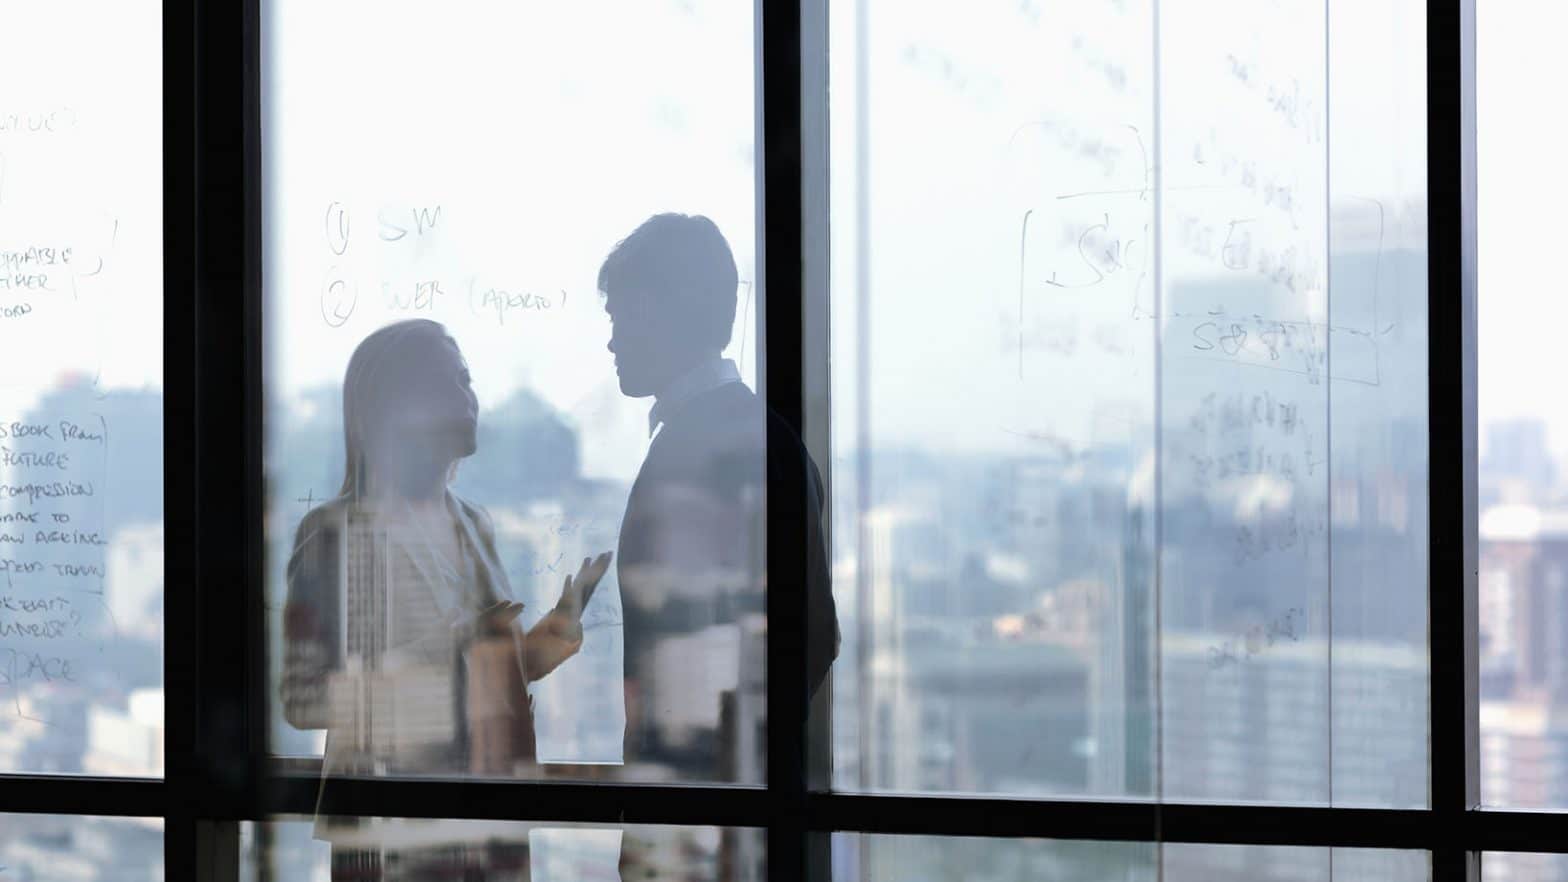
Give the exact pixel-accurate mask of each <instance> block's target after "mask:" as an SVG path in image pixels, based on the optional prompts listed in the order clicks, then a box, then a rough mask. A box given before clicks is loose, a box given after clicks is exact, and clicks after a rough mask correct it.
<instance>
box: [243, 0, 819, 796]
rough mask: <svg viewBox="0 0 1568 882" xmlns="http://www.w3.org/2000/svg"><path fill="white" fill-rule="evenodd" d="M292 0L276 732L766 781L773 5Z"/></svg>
mask: <svg viewBox="0 0 1568 882" xmlns="http://www.w3.org/2000/svg"><path fill="white" fill-rule="evenodd" d="M262 9H263V20H264V34H263V71H262V96H263V131H264V136H263V154H264V156H263V159H264V162H263V171H264V180H265V182H266V193H265V200H264V203H265V204H264V216H265V242H264V259H265V265H266V270H267V271H266V304H267V313H266V330H267V333H266V337H267V341H268V349H267V358H266V391H267V410H266V414H267V422H268V453H267V474H268V481H269V488H270V492H269V497H268V508H267V523H266V529H267V537H268V551H269V557H268V565H267V567H268V568H267V590H268V596H269V598H270V603H271V607H272V609H273V619H272V622H271V625H272V629H271V631H272V634H273V635H274V640H273V647H274V652H273V658H274V659H276V660H277V662H276V665H275V668H274V670H273V672H272V674H273V677H272V682H273V684H274V685H275V687H276V692H275V694H276V696H277V699H278V701H277V703H276V704H275V705H274V706H275V708H276V711H277V713H276V719H277V723H276V725H275V726H274V732H273V734H274V738H275V747H276V751H277V752H278V753H282V754H289V755H296V756H310V755H319V754H321V753H322V751H323V749H325V753H326V757H327V771H328V772H329V773H340V774H349V773H367V774H368V773H374V774H383V773H385V774H405V775H417V774H439V775H451V774H458V773H463V774H494V775H517V776H536V775H541V774H571V775H589V776H612V775H613V776H625V777H629V778H635V779H638V780H650V779H679V780H704V781H729V782H744V783H760V782H761V781H762V776H763V771H764V769H765V768H766V763H765V760H764V757H763V739H762V732H763V711H764V708H765V706H766V697H765V689H764V668H763V663H764V660H765V658H766V651H765V648H764V634H765V628H764V616H763V613H764V609H765V603H764V599H763V586H762V571H763V549H764V544H765V543H764V539H765V529H764V527H763V517H764V511H765V506H764V504H763V493H762V491H763V488H764V485H765V483H766V482H765V476H769V475H771V476H772V477H773V479H774V480H775V481H785V482H792V481H793V482H799V481H803V480H805V475H806V474H807V471H808V465H809V464H808V463H807V462H806V460H805V457H804V455H803V453H802V452H801V450H800V449H799V445H794V447H793V448H790V449H785V450H782V451H768V450H767V449H766V446H765V434H766V429H765V425H766V421H765V417H764V408H763V405H762V402H761V400H760V399H759V398H758V397H757V396H756V395H755V394H754V391H753V390H754V389H755V381H756V378H757V377H758V375H759V370H758V364H757V361H758V345H757V344H758V340H759V338H758V315H759V313H760V310H759V307H758V303H757V298H756V297H755V296H754V295H753V289H754V287H755V286H754V284H753V283H754V281H755V280H756V279H757V278H758V259H759V253H760V243H759V242H758V241H757V235H756V230H755V218H754V215H755V210H756V204H757V200H756V196H755V189H756V171H755V164H756V161H755V153H756V151H755V149H754V138H753V131H754V127H755V120H754V95H753V92H754V80H755V78H754V76H753V64H754V57H753V38H752V32H753V21H752V7H751V4H749V3H739V4H737V3H720V2H699V3H679V4H655V5H650V4H646V3H637V2H619V0H602V2H601V0H596V2H590V3H573V4H565V5H554V6H544V5H539V4H523V5H508V4H495V3H489V2H470V0H464V2H458V3H456V4H447V5H446V6H443V7H442V8H441V11H440V14H435V13H434V12H433V11H432V10H430V9H425V8H415V7H407V8H392V7H388V6H386V5H385V4H382V3H373V2H366V0H332V2H320V0H269V2H267V3H264V4H263V7H262ZM606 22H615V27H613V28H606V27H605V23H606ZM671 211H683V212H688V213H689V214H667V213H666V212H671ZM650 439H651V440H650ZM793 485H794V486H799V484H798V483H795V484H793ZM819 558H820V560H819V563H820V566H821V568H822V571H823V576H822V578H821V579H819V580H817V581H818V582H820V584H821V586H822V590H823V591H824V592H825V591H826V587H825V586H826V576H825V567H826V564H825V557H822V556H819ZM569 578H570V579H571V580H572V581H571V582H570V583H569V584H568V583H567V580H568V579H569ZM818 667H819V668H821V667H823V665H822V664H820V663H819V665H818ZM819 676H820V675H819Z"/></svg>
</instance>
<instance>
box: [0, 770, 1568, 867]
mask: <svg viewBox="0 0 1568 882" xmlns="http://www.w3.org/2000/svg"><path fill="white" fill-rule="evenodd" d="M318 796H321V797H322V799H321V801H320V802H319V803H318ZM202 801H203V800H201V799H200V798H199V796H198V795H197V794H191V793H188V792H185V788H183V787H177V786H173V785H170V784H169V783H168V782H166V781H159V780H140V779H111V778H93V777H44V776H0V813H3V814H58V815H91V816H109V817H149V818H160V817H167V816H169V815H170V814H171V812H172V811H173V810H175V809H179V808H180V807H182V806H183V807H185V808H184V812H185V813H187V814H189V813H192V806H194V805H199V804H200V803H201V802H202ZM318 805H320V807H321V808H322V809H323V810H325V811H327V812H328V813H336V814H341V815H349V816H375V817H406V818H452V819H468V820H500V821H507V820H510V821H537V822H553V823H586V824H608V825H619V824H647V825H680V826H722V827H754V828H767V827H768V826H769V825H770V824H775V823H777V821H778V817H777V815H778V806H777V804H776V794H772V793H770V791H768V790H766V789H763V788H751V787H722V786H700V785H673V784H620V783H613V784H612V783H599V782H586V781H512V780H490V781H481V780H470V781H463V780H453V781H430V780H409V779H374V778H360V779H355V778H341V779H333V780H332V781H331V782H330V784H329V785H328V787H327V789H326V791H325V794H324V796H323V795H322V790H321V780H320V779H319V778H318V777H316V776H314V775H278V776H272V777H269V778H268V780H267V781H266V786H264V787H263V788H261V799H260V804H258V805H252V806H249V807H248V809H249V810H248V811H241V812H238V813H236V815H237V816H234V817H217V814H218V813H217V812H214V811H212V810H211V807H210V806H207V807H201V808H196V809H195V811H194V814H197V815H199V816H201V817H207V816H209V815H211V816H212V817H211V819H213V820H235V821H238V820H250V821H266V820H271V819H274V818H276V817H279V816H299V817H310V816H312V815H314V814H315V812H316V810H317V807H318ZM799 822H800V824H801V826H802V827H803V828H804V829H805V830H807V831H808V832H812V833H868V834H885V835H905V836H951V837H985V838H997V839H1025V838H1037V839H1059V840H1074V839H1076V840H1099V841H1122V842H1182V843H1192V844H1212V845H1296V846H1308V847H1335V848H1385V849H1417V850H1424V851H1437V850H1439V849H1445V848H1447V849H1451V848H1455V847H1459V848H1461V849H1462V850H1464V851H1471V852H1486V851H1495V852H1536V853H1553V854H1568V811H1562V812H1558V811H1545V810H1539V811H1537V810H1517V809H1509V810H1504V809H1467V810H1465V811H1462V812H1458V813H1455V812H1445V811H1440V810H1435V809H1387V808H1350V807H1334V806H1289V805H1250V804H1240V803H1164V804H1158V803H1152V802H1132V801H1094V800H1081V799H1080V800H1060V799H1014V798H1000V797H986V796H948V795H941V796H915V795H898V794H850V793H811V794H809V795H807V797H806V800H805V809H804V813H803V816H802V817H801V818H800V819H799Z"/></svg>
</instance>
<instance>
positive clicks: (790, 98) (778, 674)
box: [756, 0, 807, 879]
mask: <svg viewBox="0 0 1568 882" xmlns="http://www.w3.org/2000/svg"><path fill="white" fill-rule="evenodd" d="M756 9H757V58H758V70H757V80H758V82H759V83H760V88H761V101H760V108H759V110H760V115H761V124H762V138H761V142H760V143H761V147H762V160H763V173H762V176H761V181H762V193H761V198H760V199H759V200H758V205H759V209H760V212H761V223H760V224H759V230H760V231H761V235H760V237H759V239H760V241H759V243H758V249H757V250H758V254H759V255H760V256H761V257H762V261H761V264H762V281H763V284H762V286H761V291H760V293H759V300H760V302H761V310H760V311H761V314H762V315H763V317H764V319H765V324H764V331H763V339H764V343H765V345H764V346H763V347H762V349H761V352H762V357H761V359H760V360H759V363H760V364H761V366H762V370H761V372H760V376H761V385H762V389H763V394H764V396H765V398H766V400H767V403H768V408H769V410H770V411H771V412H772V413H771V419H770V420H769V421H768V438H767V443H768V447H769V448H770V449H778V448H780V447H783V446H786V445H789V444H792V443H794V442H793V440H792V439H791V438H790V437H789V435H790V433H793V434H794V435H796V436H803V435H804V431H803V430H804V428H805V419H804V416H805V414H804V394H803V393H804V387H803V361H802V357H801V352H802V342H803V341H802V331H803V311H804V310H803V303H802V292H803V290H804V286H803V268H804V257H805V251H804V237H803V234H804V227H805V221H806V218H805V216H804V201H803V199H802V180H801V155H802V141H801V139H802V113H803V106H802V103H801V102H802V95H801V59H802V56H801V18H802V9H801V6H800V4H799V3H798V2H788V3H786V2H762V0H759V2H758V4H757V7H756ZM767 491H768V492H767V537H768V539H767V616H768V642H767V653H768V655H767V688H768V722H767V728H768V739H767V743H768V796H769V806H770V811H769V816H770V823H769V828H768V867H769V876H770V877H772V878H775V879H801V878H803V877H804V868H805V850H806V828H805V805H806V800H805V797H806V691H807V683H806V609H805V605H806V596H807V595H806V591H805V582H806V554H805V550H806V535H805V530H806V521H805V517H804V507H803V502H804V497H805V488H804V487H779V486H773V485H772V484H771V482H770V486H769V487H768V488H767Z"/></svg>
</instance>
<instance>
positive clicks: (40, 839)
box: [0, 815, 163, 882]
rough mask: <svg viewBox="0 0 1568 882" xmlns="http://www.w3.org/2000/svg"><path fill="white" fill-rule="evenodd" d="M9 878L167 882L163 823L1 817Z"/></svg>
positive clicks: (2, 868)
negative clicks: (164, 873) (164, 876)
mask: <svg viewBox="0 0 1568 882" xmlns="http://www.w3.org/2000/svg"><path fill="white" fill-rule="evenodd" d="M0 879H4V880H6V882H35V880H38V882H41V880H44V879H49V880H55V879H59V880H62V882H65V880H69V882H162V879H163V821H162V820H161V819H157V818H98V817H81V816H69V815H0Z"/></svg>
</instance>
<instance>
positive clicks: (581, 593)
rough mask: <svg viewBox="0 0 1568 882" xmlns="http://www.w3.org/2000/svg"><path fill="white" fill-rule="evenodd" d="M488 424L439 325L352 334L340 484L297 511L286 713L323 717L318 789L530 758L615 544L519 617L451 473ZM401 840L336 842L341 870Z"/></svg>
mask: <svg viewBox="0 0 1568 882" xmlns="http://www.w3.org/2000/svg"><path fill="white" fill-rule="evenodd" d="M477 429H478V402H477V399H476V398H475V396H474V392H473V388H472V386H471V385H470V381H469V374H468V367H467V364H466V363H465V362H464V360H463V357H462V353H461V352H460V351H459V350H458V347H457V343H456V342H455V341H454V340H453V339H452V338H451V337H450V336H448V335H447V333H446V330H445V328H443V327H442V326H441V325H439V324H437V323H435V322H432V321H426V320H413V321H405V322H399V323H396V324H392V325H388V326H387V327H384V328H381V329H380V330H378V331H376V332H374V333H372V334H371V335H370V336H368V337H366V338H365V339H364V340H363V341H362V342H361V343H360V344H359V346H358V348H357V349H355V351H354V354H353V356H352V357H351V358H350V359H349V364H348V370H347V373H346V375H345V376H344V379H343V435H344V450H345V460H346V462H345V468H344V476H343V485H342V488H341V490H340V492H339V495H338V496H337V498H335V499H333V500H330V501H328V502H326V503H324V504H322V505H320V506H318V507H316V508H315V509H312V510H311V511H310V512H309V513H307V514H306V515H305V518H304V520H303V521H302V522H301V523H300V527H299V531H298V534H297V536H296V539H295V543H294V551H293V554H292V556H291V557H290V559H289V564H288V574H287V578H288V602H287V606H286V607H285V612H284V629H283V630H284V653H283V654H284V659H283V661H284V666H283V668H284V669H283V674H282V678H281V685H280V689H281V692H282V699H283V707H284V714H285V716H286V718H287V719H288V721H289V723H290V724H291V725H293V726H295V727H296V728H300V729H326V730H327V746H326V750H325V754H324V757H323V762H322V794H323V797H324V796H325V794H326V791H327V787H328V786H329V785H328V782H329V779H330V778H331V777H332V776H338V775H386V774H443V773H445V774H459V773H472V774H517V773H519V772H526V771H527V767H528V765H529V764H531V763H532V762H533V761H534V729H533V713H532V708H531V706H530V702H529V697H528V693H527V684H528V683H529V682H531V681H533V680H537V679H539V678H541V677H543V676H545V675H546V674H548V673H550V672H551V671H552V670H554V669H555V668H556V667H557V666H559V665H560V664H561V663H562V662H564V661H565V660H566V659H568V658H570V657H571V656H572V655H574V654H575V653H576V652H577V650H578V649H579V647H580V646H581V645H582V637H583V634H582V624H581V613H582V609H583V606H584V605H585V604H586V603H587V601H588V598H589V597H590V596H591V594H592V592H593V589H594V587H595V586H596V585H597V584H598V582H599V580H600V578H601V577H602V576H603V575H604V572H605V570H606V569H607V567H608V565H609V559H610V555H609V554H604V555H600V556H599V557H598V558H596V559H593V560H588V559H585V560H584V561H583V566H582V568H581V569H580V570H579V571H578V573H577V574H576V575H575V576H569V577H567V579H566V582H565V585H564V587H563V590H562V593H561V599H560V601H559V602H558V603H557V604H556V606H555V607H554V609H552V610H551V611H550V612H549V614H547V615H545V616H544V617H543V618H541V619H540V620H539V622H538V623H537V624H536V625H534V627H533V628H531V629H529V630H528V631H527V632H526V633H524V631H523V630H522V628H521V627H519V626H518V625H517V624H516V621H515V620H516V618H517V616H518V615H519V613H521V611H522V608H523V605H522V604H521V603H516V602H514V601H512V599H511V596H510V588H509V586H508V584H507V579H506V573H505V571H504V570H503V568H502V567H501V565H500V563H499V559H498V556H497V553H496V543H495V530H494V527H493V525H492V523H491V521H490V518H489V515H487V514H486V513H485V511H484V510H483V509H482V508H480V507H478V506H476V505H473V504H472V503H469V502H467V501H465V500H463V499H460V498H458V497H457V496H456V495H454V494H453V493H452V492H451V490H450V489H448V485H449V484H450V482H451V479H452V477H453V475H454V474H455V472H456V467H457V464H458V462H459V461H461V460H462V459H464V458H465V457H468V456H470V455H472V454H473V453H474V451H475V450H476V448H477ZM368 826H369V825H367V824H363V823H359V822H355V821H352V820H350V821H347V822H341V823H340V822H337V821H335V820H332V821H328V820H324V819H320V818H318V825H317V830H318V836H320V837H321V838H325V839H329V840H333V841H334V842H342V843H345V844H346V843H348V842H350V841H353V842H360V843H367V844H368V842H375V841H376V840H375V838H374V837H371V838H370V839H369V840H367V839H366V837H365V836H364V833H365V832H366V828H367V827H368ZM334 827H336V828H338V830H337V832H338V833H341V834H345V835H341V836H338V835H332V830H331V829H329V828H334ZM323 834H325V835H323ZM394 838H396V837H394ZM391 844H393V843H391V842H388V841H386V840H385V839H382V840H380V842H379V847H371V848H366V847H365V846H364V845H354V846H352V849H351V850H349V851H343V852H342V853H340V849H338V848H334V857H333V864H334V877H337V876H338V875H339V873H338V867H339V864H344V866H343V867H342V870H343V874H344V875H345V877H346V876H347V875H350V874H351V875H353V876H354V878H360V879H366V878H380V875H379V870H380V866H381V862H382V860H383V858H384V857H385V852H386V846H388V845H391ZM349 864H352V866H349ZM367 870H368V871H369V872H370V875H368V876H367V875H365V874H366V872H367Z"/></svg>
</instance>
